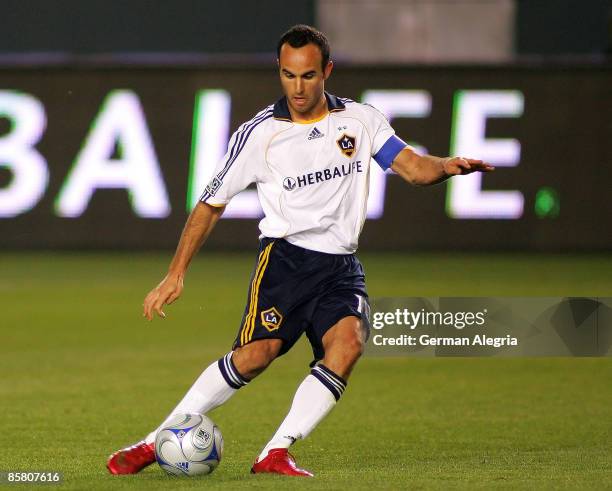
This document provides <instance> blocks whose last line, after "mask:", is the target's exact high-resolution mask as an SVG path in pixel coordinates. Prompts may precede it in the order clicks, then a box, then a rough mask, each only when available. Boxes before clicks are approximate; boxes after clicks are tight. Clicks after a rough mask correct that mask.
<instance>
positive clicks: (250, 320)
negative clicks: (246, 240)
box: [240, 242, 274, 346]
mask: <svg viewBox="0 0 612 491" xmlns="http://www.w3.org/2000/svg"><path fill="white" fill-rule="evenodd" d="M273 244H274V242H271V243H270V244H268V245H267V246H266V248H265V249H264V250H263V251H262V252H261V254H259V259H258V260H257V268H256V269H255V274H254V275H253V281H252V283H251V298H250V301H249V313H248V315H247V316H246V319H245V320H244V324H243V325H242V330H241V331H240V345H241V346H242V345H243V344H246V343H247V342H248V340H249V339H250V337H251V336H252V335H253V334H252V329H250V326H251V324H254V320H255V317H256V315H257V301H258V293H259V284H260V283H261V279H262V277H263V273H264V270H265V269H266V266H267V264H268V257H269V256H270V250H271V249H272V245H273ZM249 332H250V335H249Z"/></svg>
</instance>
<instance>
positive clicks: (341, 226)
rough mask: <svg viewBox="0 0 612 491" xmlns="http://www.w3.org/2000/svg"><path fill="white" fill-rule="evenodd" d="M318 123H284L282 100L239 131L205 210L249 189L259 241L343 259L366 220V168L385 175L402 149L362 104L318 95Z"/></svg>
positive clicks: (286, 113)
mask: <svg viewBox="0 0 612 491" xmlns="http://www.w3.org/2000/svg"><path fill="white" fill-rule="evenodd" d="M325 97H326V99H327V104H328V109H329V112H328V114H326V115H325V116H324V117H323V118H321V119H318V120H315V121H311V122H307V123H301V122H300V123H298V122H294V121H292V120H291V115H290V113H289V108H288V106H287V100H286V98H284V97H283V98H282V99H280V100H279V101H278V102H277V103H276V104H274V105H271V106H269V107H267V108H266V109H264V110H263V111H261V112H259V113H258V114H257V115H256V116H255V117H254V118H253V119H251V120H250V121H248V122H246V123H244V124H242V125H241V126H240V127H239V128H238V130H237V131H236V132H235V133H234V134H233V135H232V138H231V139H230V142H229V145H228V151H227V154H226V155H225V156H224V158H223V159H222V160H221V162H220V163H219V165H218V166H217V168H216V169H215V173H214V177H213V178H212V180H211V182H210V183H209V185H208V186H207V187H206V190H205V191H204V193H203V194H202V196H201V198H200V200H201V201H203V202H204V203H208V204H210V205H213V206H221V205H226V204H227V203H229V201H230V200H231V198H232V197H233V196H235V195H236V194H238V193H239V192H240V191H242V190H244V189H245V188H246V187H247V186H249V184H251V183H256V185H257V193H258V196H259V201H260V202H261V206H262V208H263V211H264V214H265V217H264V218H263V219H262V220H261V222H260V223H259V229H260V230H261V233H262V235H263V236H266V237H272V238H284V239H285V240H287V241H288V242H290V243H291V244H294V245H297V246H300V247H304V248H306V249H311V250H315V251H320V252H327V253H330V254H351V253H353V252H355V250H356V249H357V242H358V238H359V234H360V233H361V229H362V227H363V223H364V221H365V217H366V205H367V201H368V190H369V176H370V161H371V158H372V157H373V158H374V159H375V160H376V161H377V162H378V163H379V165H381V167H383V168H384V169H386V168H388V167H389V166H390V165H391V163H392V162H393V159H394V158H395V156H396V155H397V154H398V153H399V152H400V151H401V150H402V149H403V148H404V147H405V146H406V144H405V143H404V142H403V141H402V140H400V139H399V138H397V137H396V136H394V135H395V132H394V131H393V128H391V126H390V125H389V123H388V121H387V120H386V119H385V117H384V116H383V115H382V114H381V113H380V112H378V110H376V109H374V108H373V107H372V106H369V105H366V104H359V103H357V102H354V101H351V100H350V99H342V98H338V97H336V96H333V95H330V94H327V93H326V94H325Z"/></svg>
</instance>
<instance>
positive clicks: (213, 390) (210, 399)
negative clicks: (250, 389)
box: [145, 339, 282, 443]
mask: <svg viewBox="0 0 612 491" xmlns="http://www.w3.org/2000/svg"><path fill="white" fill-rule="evenodd" d="M281 346H282V341H281V340H280V339H259V340H256V341H253V342H252V343H249V344H247V345H245V346H241V347H237V348H236V349H234V350H233V351H230V352H229V353H227V354H226V355H225V356H223V357H222V358H220V359H219V360H217V361H215V362H213V363H211V364H210V365H209V366H208V367H207V368H206V370H204V371H203V372H202V374H201V375H200V376H199V377H198V378H197V380H196V381H195V382H194V384H193V385H192V386H191V388H190V389H189V390H188V391H187V393H186V394H185V396H184V397H183V399H182V400H181V401H180V402H179V403H178V404H177V406H176V407H175V408H174V409H173V410H172V412H171V413H170V415H169V416H168V417H167V418H166V419H165V420H164V422H163V423H162V424H161V425H160V426H159V427H158V428H157V429H156V430H154V431H152V432H151V433H149V435H147V438H146V439H145V442H147V443H152V442H154V441H155V435H156V434H157V431H159V429H160V428H162V427H163V425H164V423H165V422H166V421H168V420H170V419H171V418H172V417H173V416H174V415H175V414H184V413H198V414H206V413H208V412H209V411H212V410H213V409H215V408H217V407H219V406H221V405H222V404H224V403H225V402H227V401H228V400H229V398H230V397H232V396H233V395H234V394H235V393H236V392H238V390H239V389H241V388H242V387H244V386H245V385H247V384H248V383H249V382H250V381H251V380H252V379H253V378H255V377H256V376H257V375H259V374H260V373H262V372H263V371H264V370H265V369H266V368H267V367H268V365H270V363H272V361H273V360H274V359H275V358H276V357H277V356H278V353H279V351H280V349H281Z"/></svg>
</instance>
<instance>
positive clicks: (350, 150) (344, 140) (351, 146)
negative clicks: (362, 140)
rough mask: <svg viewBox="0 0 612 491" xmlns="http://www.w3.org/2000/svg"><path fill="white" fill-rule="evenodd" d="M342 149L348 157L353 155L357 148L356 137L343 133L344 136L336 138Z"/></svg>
mask: <svg viewBox="0 0 612 491" xmlns="http://www.w3.org/2000/svg"><path fill="white" fill-rule="evenodd" d="M336 143H337V144H338V147H340V151H341V152H342V153H343V154H344V155H346V156H347V157H352V156H353V154H354V153H355V150H356V145H355V137H354V136H349V135H347V134H346V133H342V136H341V137H340V138H338V139H337V140H336Z"/></svg>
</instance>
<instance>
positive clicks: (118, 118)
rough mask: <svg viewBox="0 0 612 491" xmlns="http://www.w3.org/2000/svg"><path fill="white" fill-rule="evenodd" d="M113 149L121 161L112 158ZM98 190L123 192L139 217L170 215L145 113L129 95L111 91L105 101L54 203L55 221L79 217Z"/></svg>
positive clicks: (123, 91)
mask: <svg viewBox="0 0 612 491" xmlns="http://www.w3.org/2000/svg"><path fill="white" fill-rule="evenodd" d="M115 147H117V148H118V149H120V154H121V155H120V157H119V158H112V155H113V150H114V149H115ZM97 188H125V189H127V190H128V191H129V196H130V202H131V204H132V208H133V209H134V211H135V212H136V213H137V214H138V215H139V216H142V217H147V218H163V217H165V216H167V215H168V214H169V213H170V203H169V201H168V194H167V192H166V188H165V186H164V181H163V178H162V175H161V173H160V170H159V164H158V162H157V157H156V155H155V149H154V147H153V142H152V141H151V137H150V136H149V130H148V128H147V124H146V120H145V116H144V112H143V110H142V107H141V105H140V101H139V100H138V96H137V95H136V94H135V93H133V92H132V91H129V90H117V91H112V92H111V93H109V94H108V96H107V97H106V99H105V100H104V103H103V104H102V108H101V109H100V112H99V113H98V115H97V116H96V119H95V121H94V122H93V124H92V127H91V130H90V132H89V134H88V135H87V138H86V139H85V142H84V144H83V148H82V149H81V151H80V152H79V153H78V155H77V157H76V159H75V161H74V166H73V168H72V170H71V172H70V173H69V175H68V177H67V178H66V182H65V184H64V187H63V188H62V191H61V192H60V194H59V196H58V198H57V201H56V210H57V213H58V215H60V216H64V217H78V216H79V215H81V214H82V213H83V212H84V211H85V209H86V208H87V205H88V203H89V200H90V199H91V197H92V195H93V193H94V191H95V190H96V189H97Z"/></svg>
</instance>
